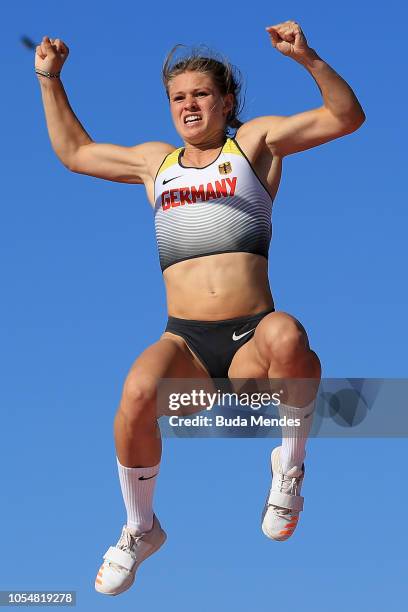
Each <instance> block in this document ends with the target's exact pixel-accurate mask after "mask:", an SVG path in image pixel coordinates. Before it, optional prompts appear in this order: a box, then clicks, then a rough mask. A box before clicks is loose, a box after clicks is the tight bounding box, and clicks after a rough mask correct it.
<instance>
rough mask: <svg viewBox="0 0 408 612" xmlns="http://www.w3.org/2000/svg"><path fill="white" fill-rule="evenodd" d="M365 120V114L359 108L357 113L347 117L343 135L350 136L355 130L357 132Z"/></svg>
mask: <svg viewBox="0 0 408 612" xmlns="http://www.w3.org/2000/svg"><path fill="white" fill-rule="evenodd" d="M365 120H366V116H365V113H364V111H363V109H362V108H361V109H360V110H359V111H358V112H357V113H355V114H353V116H352V117H349V118H348V120H347V122H346V123H345V132H344V133H345V134H352V133H353V132H355V131H356V130H358V129H359V128H360V127H361V126H362V125H363V123H364V121H365Z"/></svg>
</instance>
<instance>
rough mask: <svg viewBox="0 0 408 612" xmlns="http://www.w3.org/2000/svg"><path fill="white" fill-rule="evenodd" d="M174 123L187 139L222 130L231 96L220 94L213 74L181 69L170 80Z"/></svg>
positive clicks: (209, 135) (207, 137)
mask: <svg viewBox="0 0 408 612" xmlns="http://www.w3.org/2000/svg"><path fill="white" fill-rule="evenodd" d="M168 89H169V98H170V110H171V116H172V118H173V122H174V126H175V128H176V130H177V132H178V133H179V135H180V136H181V138H182V139H183V140H184V141H186V142H192V143H194V142H200V141H201V140H203V138H204V139H205V140H207V139H210V138H211V136H214V137H216V136H217V134H218V133H219V132H220V131H221V132H224V131H225V125H226V118H227V115H228V113H229V112H230V110H231V108H232V105H233V96H232V94H228V95H226V96H221V94H220V92H219V89H218V87H217V86H216V85H215V83H214V81H213V79H212V77H211V76H210V75H209V74H205V73H203V72H192V71H188V72H183V73H182V74H179V75H178V76H175V77H174V78H172V79H171V80H170V83H169V88H168Z"/></svg>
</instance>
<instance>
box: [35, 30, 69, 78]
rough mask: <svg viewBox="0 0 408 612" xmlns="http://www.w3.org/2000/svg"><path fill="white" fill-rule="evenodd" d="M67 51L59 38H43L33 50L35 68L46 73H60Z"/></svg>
mask: <svg viewBox="0 0 408 612" xmlns="http://www.w3.org/2000/svg"><path fill="white" fill-rule="evenodd" d="M68 53H69V49H68V47H67V46H66V44H65V43H64V42H63V41H62V40H60V39H59V38H48V36H44V38H43V39H42V42H41V43H40V44H39V45H38V46H37V48H36V50H35V67H36V68H38V69H39V70H45V71H46V72H60V70H61V68H62V66H63V65H64V62H65V60H66V59H67V57H68Z"/></svg>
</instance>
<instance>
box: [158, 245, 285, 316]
mask: <svg viewBox="0 0 408 612" xmlns="http://www.w3.org/2000/svg"><path fill="white" fill-rule="evenodd" d="M163 278H164V282H165V286H166V294H167V309H168V313H169V315H170V316H173V317H178V318H180V319H193V320H198V321H220V320H223V319H233V318H235V317H243V316H246V315H248V316H249V315H253V314H257V313H259V312H262V311H264V310H267V309H269V308H273V299H272V294H271V290H270V287H269V279H268V262H267V260H266V259H265V257H262V256H261V255H253V254H251V253H221V254H218V255H209V256H204V257H195V258H193V259H187V260H185V261H180V262H178V263H176V264H173V265H172V266H169V267H168V268H167V269H166V270H165V271H164V273H163Z"/></svg>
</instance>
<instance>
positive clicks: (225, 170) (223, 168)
mask: <svg viewBox="0 0 408 612" xmlns="http://www.w3.org/2000/svg"><path fill="white" fill-rule="evenodd" d="M218 170H219V171H220V174H229V173H230V172H232V166H231V163H230V162H225V164H220V165H219V166H218Z"/></svg>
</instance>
